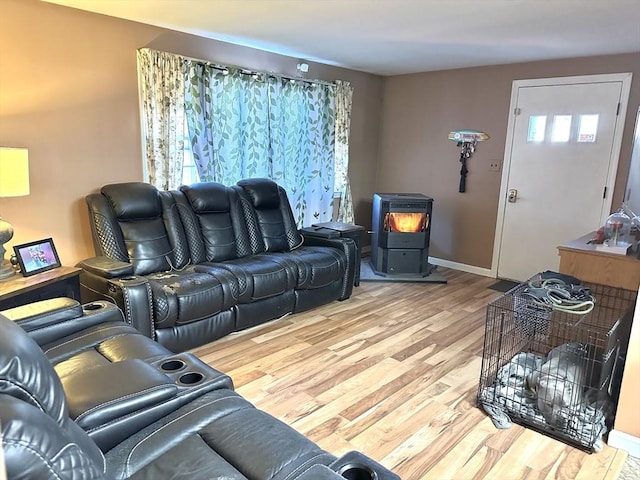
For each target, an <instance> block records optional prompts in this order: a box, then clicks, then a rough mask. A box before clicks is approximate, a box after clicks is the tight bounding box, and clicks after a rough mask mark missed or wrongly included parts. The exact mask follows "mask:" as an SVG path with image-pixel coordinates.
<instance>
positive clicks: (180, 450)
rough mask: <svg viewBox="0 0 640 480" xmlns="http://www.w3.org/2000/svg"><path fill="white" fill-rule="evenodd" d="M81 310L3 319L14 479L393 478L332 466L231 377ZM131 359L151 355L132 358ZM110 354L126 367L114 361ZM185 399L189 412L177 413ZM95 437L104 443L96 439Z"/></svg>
mask: <svg viewBox="0 0 640 480" xmlns="http://www.w3.org/2000/svg"><path fill="white" fill-rule="evenodd" d="M74 303H75V302H73V301H71V300H67V299H61V300H60V301H59V302H58V300H54V301H46V302H41V303H38V304H33V305H30V306H27V307H18V308H16V309H12V310H8V311H6V312H5V313H7V315H8V317H11V319H9V318H8V317H7V315H2V314H0V425H1V428H2V445H3V451H4V457H5V458H4V460H5V464H6V469H7V478H8V479H9V480H17V479H44V478H56V479H60V480H66V479H127V478H131V479H155V480H162V479H169V478H171V479H190V480H198V479H212V478H225V479H255V480H258V479H274V480H294V479H298V478H300V479H307V480H308V479H323V478H326V479H338V478H370V479H374V478H378V479H380V480H385V479H390V480H393V479H397V478H398V477H397V476H396V475H394V474H393V473H392V472H390V471H389V470H387V469H385V468H384V467H383V466H381V465H380V464H378V463H376V462H375V461H373V460H372V459H370V458H368V457H366V456H365V455H362V454H360V453H358V452H349V453H347V454H346V455H344V456H343V457H341V458H336V457H335V456H334V455H331V454H330V453H328V452H326V451H324V450H322V449H321V448H319V447H318V446H317V445H316V444H314V443H313V442H311V441H310V440H308V439H307V438H305V437H304V436H302V435H301V434H299V433H298V432H296V431H295V430H293V429H292V428H290V427H288V426H287V425H285V424H284V423H282V422H280V421H279V420H277V419H275V418H274V417H272V416H270V415H269V414H267V413H265V412H263V411H260V410H258V409H256V408H255V407H253V406H252V405H251V404H250V403H249V402H247V401H246V400H245V399H243V398H242V397H241V396H239V395H238V394H237V393H235V392H233V391H232V390H231V389H230V388H228V387H230V384H229V383H228V377H225V376H224V375H222V374H220V373H219V372H217V371H216V370H214V369H212V368H211V367H208V366H206V365H198V364H191V363H189V358H188V357H184V355H185V354H180V355H174V354H170V356H169V357H166V356H164V355H163V350H164V349H163V347H161V346H159V345H158V346H157V348H158V350H154V347H153V346H152V344H154V342H153V341H152V340H151V339H149V338H147V337H144V336H142V335H141V334H139V333H138V332H136V331H135V330H133V329H131V330H133V331H130V330H129V328H130V327H128V326H126V325H124V323H123V322H121V321H120V322H119V321H118V320H117V319H114V318H113V314H112V312H113V310H110V307H109V306H107V305H99V304H97V306H96V304H90V305H85V306H84V308H83V309H82V307H81V310H80V315H77V316H75V317H74V318H72V317H73V315H75V314H76V313H78V309H77V307H78V305H74ZM94 307H95V308H94ZM103 308H104V310H103ZM109 312H111V313H109ZM20 325H24V327H25V328H22V327H21V326H20ZM98 327H103V329H102V330H100V329H98V330H100V331H101V333H100V335H102V336H103V341H101V342H96V341H95V340H96V336H95V333H96V329H97V328H98ZM108 329H113V330H112V333H114V336H109V335H110V334H107V333H106V331H107V330H108ZM25 330H28V331H29V333H27V331H25ZM60 334H65V336H62V337H61V336H59V335H60ZM35 339H38V340H39V341H41V342H45V343H46V344H47V345H53V346H54V349H55V348H57V347H60V348H63V347H64V346H65V345H67V344H71V345H73V349H72V350H73V351H68V352H66V353H65V355H63V357H64V359H61V361H60V362H59V363H57V364H55V366H54V363H52V362H51V360H50V359H49V358H47V356H46V355H45V353H44V351H43V350H42V348H41V347H40V346H39V345H38V343H36V340H35ZM83 339H86V340H87V344H86V345H85V347H84V348H83V347H82V341H83ZM109 342H117V343H111V344H109ZM145 344H147V345H145ZM135 352H137V353H142V354H143V355H144V356H148V355H150V357H149V358H145V359H135V358H132V357H133V355H134V354H135ZM113 355H119V356H121V357H122V358H124V359H123V360H120V361H112V360H114V359H115V358H114V357H113ZM101 357H102V358H101ZM109 357H110V358H109ZM185 358H186V360H185ZM181 361H183V363H182V365H181V364H180V362H181ZM66 362H72V363H73V364H74V365H75V367H74V368H73V369H72V370H67V371H66V382H67V383H66V384H65V383H64V382H63V381H61V379H60V377H59V375H58V373H57V372H56V369H60V367H61V366H62V365H64V364H65V363H66ZM67 366H68V365H67ZM194 366H196V367H199V368H201V370H199V371H198V370H195V371H194V370H193V367H194ZM191 375H195V376H194V377H192V376H191ZM198 375H200V377H198ZM208 375H209V376H210V377H209V378H211V379H215V380H214V383H215V386H214V387H212V388H209V387H208V386H207V385H209V384H208V380H207V376H208ZM163 377H164V378H163ZM199 382H203V383H204V385H205V388H201V387H199V386H198V383H199ZM189 389H191V392H192V394H191V395H190V396H189V395H187V397H188V401H187V402H173V403H170V402H171V401H170V398H175V397H176V396H179V395H180V393H179V390H189ZM167 404H169V405H171V407H172V408H170V409H165V410H162V411H163V415H161V416H160V417H158V416H157V415H150V416H146V417H145V416H144V412H156V413H157V411H158V405H160V406H162V405H167ZM80 407H84V410H83V411H80V410H81V408H80ZM78 412H80V413H78ZM123 417H125V418H127V420H128V421H126V422H122V421H120V419H121V418H123ZM141 419H142V420H141ZM96 428H102V430H101V431H102V432H104V431H108V432H109V434H108V435H107V436H104V435H103V436H101V435H96V434H95V432H96V430H95V429H96ZM96 439H100V440H101V441H100V442H96V441H95V440H96Z"/></svg>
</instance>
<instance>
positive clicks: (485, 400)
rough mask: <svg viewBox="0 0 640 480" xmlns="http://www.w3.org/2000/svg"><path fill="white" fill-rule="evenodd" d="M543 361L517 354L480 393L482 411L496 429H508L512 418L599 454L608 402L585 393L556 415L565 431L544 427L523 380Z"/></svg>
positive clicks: (603, 396) (534, 399) (548, 426)
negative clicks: (571, 406)
mask: <svg viewBox="0 0 640 480" xmlns="http://www.w3.org/2000/svg"><path fill="white" fill-rule="evenodd" d="M544 361H545V359H544V357H540V356H538V355H534V354H532V353H518V354H517V355H515V356H514V357H513V358H512V359H511V361H510V362H509V363H507V364H506V365H504V366H503V367H502V368H501V369H500V370H499V371H498V373H497V376H496V381H495V383H494V384H493V385H491V386H489V387H486V388H485V389H483V390H482V392H481V393H480V397H479V401H480V404H481V405H482V408H483V409H484V410H485V412H487V414H488V415H489V416H490V417H491V420H492V421H493V424H494V425H495V427H496V428H501V429H504V428H509V427H511V425H512V418H516V419H522V420H523V422H525V423H529V424H533V425H536V426H537V427H539V428H542V429H544V430H547V431H549V433H556V434H561V435H562V436H564V437H567V438H569V439H571V440H573V441H574V442H577V443H578V444H580V445H584V446H588V447H591V448H592V449H593V450H594V451H596V452H599V451H600V450H602V445H603V443H602V436H603V435H604V434H605V433H607V414H608V412H609V411H610V410H611V401H610V400H609V398H608V397H607V396H606V394H605V395H602V394H600V393H599V392H595V391H589V392H587V393H586V394H585V401H584V402H583V403H582V404H581V405H579V406H577V407H574V408H571V409H569V408H567V409H565V410H563V411H561V412H560V414H561V415H562V416H564V417H565V419H566V428H564V429H563V430H562V431H559V430H558V429H557V428H555V427H552V426H550V425H548V424H547V422H546V420H545V418H544V416H543V415H542V413H541V412H540V411H539V410H538V406H537V402H536V397H535V394H534V393H533V392H531V391H529V390H528V389H527V382H526V378H527V376H528V375H530V374H531V373H533V371H534V370H536V369H538V368H540V366H541V365H542V364H543V363H544Z"/></svg>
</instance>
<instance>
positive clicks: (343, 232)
mask: <svg viewBox="0 0 640 480" xmlns="http://www.w3.org/2000/svg"><path fill="white" fill-rule="evenodd" d="M302 232H303V234H305V235H312V236H313V235H315V236H317V237H325V238H335V237H344V238H350V239H352V240H353V241H354V242H355V244H356V268H355V275H354V276H353V284H354V285H355V286H356V287H357V286H358V285H360V262H361V261H362V236H363V234H364V227H363V226H362V225H354V224H351V223H342V222H323V223H315V224H313V225H311V227H307V228H303V229H302Z"/></svg>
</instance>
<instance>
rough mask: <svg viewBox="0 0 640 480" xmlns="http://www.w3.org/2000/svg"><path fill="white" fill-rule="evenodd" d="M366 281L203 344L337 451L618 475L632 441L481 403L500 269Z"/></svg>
mask: <svg viewBox="0 0 640 480" xmlns="http://www.w3.org/2000/svg"><path fill="white" fill-rule="evenodd" d="M439 271H440V272H441V273H442V274H443V275H445V276H446V277H447V280H448V284H446V285H442V284H425V283H380V282H375V283H371V282H363V283H361V284H360V286H359V287H356V288H354V294H353V296H352V297H351V298H350V299H349V300H346V301H344V302H333V303H331V304H329V305H326V306H323V307H320V308H316V309H314V310H311V311H309V312H304V313H300V314H296V315H290V316H287V317H284V318H282V319H280V320H276V321H273V322H269V323H267V324H265V325H262V326H259V327H255V328H253V329H251V330H247V331H244V332H240V333H237V334H233V335H230V336H228V337H225V338H223V339H220V340H218V341H216V342H213V343H210V344H208V345H205V346H203V347H200V348H198V349H196V350H194V353H195V354H197V355H198V356H199V357H200V358H202V359H203V360H204V361H205V362H207V363H209V364H210V365H212V366H213V367H215V368H217V369H218V370H221V371H223V372H225V373H227V374H229V375H230V376H231V377H232V378H233V380H234V383H235V386H236V390H237V391H238V392H239V393H240V394H241V395H243V396H244V397H245V398H247V399H248V400H249V401H251V402H252V403H254V404H255V405H256V406H257V407H258V408H261V409H263V410H265V411H267V412H269V413H271V414H272V415H274V416H275V417H278V418H280V419H281V420H283V421H284V422H286V423H288V424H289V425H291V426H292V427H294V428H295V429H297V430H298V431H300V432H301V433H303V434H304V435H306V436H307V437H309V438H311V439H312V440H313V441H315V442H317V443H318V444H319V445H320V446H321V447H323V448H325V449H326V450H328V451H330V452H331V453H333V454H335V455H338V456H339V455H341V454H342V453H345V452H347V451H349V450H360V451H362V452H364V453H366V454H367V455H369V456H370V457H372V458H374V459H375V460H377V461H378V462H380V463H382V464H383V465H385V466H386V467H388V468H390V469H391V470H393V471H394V472H396V473H397V474H398V475H400V476H401V477H402V478H403V479H404V480H418V479H429V480H431V479H432V480H447V479H451V480H467V479H469V480H471V479H500V480H516V479H526V480H534V479H585V480H615V479H616V478H617V477H618V474H619V472H620V470H621V469H622V466H623V464H624V461H625V459H626V457H627V454H626V452H624V451H622V450H616V449H614V448H610V447H608V446H606V445H605V448H604V449H603V450H602V451H601V452H599V453H595V454H588V453H585V452H583V451H581V450H579V449H576V448H573V447H570V446H568V445H566V444H564V443H562V442H559V441H557V440H554V439H551V438H549V437H546V436H544V435H541V434H539V433H536V432H534V431H532V430H529V429H526V428H523V427H521V426H518V425H514V426H512V427H511V428H509V429H507V430H498V429H496V428H495V427H494V426H493V424H492V423H491V420H490V419H489V417H488V416H487V415H486V414H485V413H484V412H483V411H482V410H481V409H479V408H477V407H476V405H475V398H476V394H477V387H478V380H479V377H480V368H481V360H482V348H483V340H484V320H485V312H486V305H487V303H488V302H490V301H491V300H493V299H495V298H497V297H498V296H499V295H501V293H499V292H496V291H494V290H490V289H489V288H488V286H489V285H491V284H492V283H494V282H495V279H492V278H486V277H482V276H478V275H473V274H469V273H464V272H459V271H456V270H451V269H445V268H442V267H441V268H439Z"/></svg>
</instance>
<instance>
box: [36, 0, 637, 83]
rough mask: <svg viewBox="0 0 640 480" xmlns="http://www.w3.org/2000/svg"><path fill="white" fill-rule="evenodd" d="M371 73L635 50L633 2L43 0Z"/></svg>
mask: <svg viewBox="0 0 640 480" xmlns="http://www.w3.org/2000/svg"><path fill="white" fill-rule="evenodd" d="M44 1H48V2H50V3H56V4H59V5H65V6H70V7H74V8H79V9H82V10H87V11H91V12H96V13H101V14H105V15H110V16H113V17H119V18H124V19H128V20H133V21H137V22H141V23H146V24H151V25H156V26H160V27H165V28H169V29H172V30H178V31H182V32H187V33H192V34H196V35H200V36H203V37H208V38H213V39H216V40H221V41H225V42H230V43H235V44H239V45H244V46H248V47H253V48H258V49H261V50H266V51H269V52H274V53H279V54H283V55H287V56H290V57H294V58H298V59H300V60H306V61H313V62H319V63H324V64H329V65H335V66H340V67H345V68H349V69H353V70H359V71H364V72H369V73H374V74H378V75H398V74H406V73H416V72H425V71H434V70H446V69H452V68H463V67H474V66H482V65H499V64H507V63H518V62H526V61H536V60H547V59H561V58H571V57H582V56H591V55H608V54H616V53H628V52H640V0H91V1H87V0H44Z"/></svg>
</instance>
